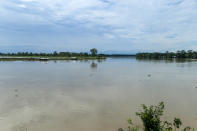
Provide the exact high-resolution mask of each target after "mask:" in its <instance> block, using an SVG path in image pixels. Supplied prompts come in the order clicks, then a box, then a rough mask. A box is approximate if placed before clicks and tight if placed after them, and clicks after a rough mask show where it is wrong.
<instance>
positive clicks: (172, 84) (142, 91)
mask: <svg viewBox="0 0 197 131" xmlns="http://www.w3.org/2000/svg"><path fill="white" fill-rule="evenodd" d="M196 87H197V61H194V60H191V61H165V60H159V61H149V60H136V59H135V58H108V59H107V60H105V61H49V62H38V61H37V62H36V61H34V62H33V61H32V62H31V61H7V62H6V61H4V62H3V61H2V62H0V130H1V131H117V129H118V128H119V127H126V126H127V122H126V120H127V119H128V118H130V117H131V118H132V119H133V121H134V122H135V124H137V125H141V122H140V120H139V119H138V118H137V117H136V116H135V112H136V111H138V110H139V109H141V107H140V105H141V104H147V105H150V104H157V103H159V102H160V101H164V102H165V107H166V109H165V113H164V114H165V115H164V117H163V119H166V120H169V121H172V120H173V118H174V117H179V118H181V119H182V121H183V123H184V124H185V125H189V126H191V127H195V128H196V129H197V103H196V102H197V88H196Z"/></svg>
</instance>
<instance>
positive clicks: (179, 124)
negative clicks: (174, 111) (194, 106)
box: [173, 117, 182, 128]
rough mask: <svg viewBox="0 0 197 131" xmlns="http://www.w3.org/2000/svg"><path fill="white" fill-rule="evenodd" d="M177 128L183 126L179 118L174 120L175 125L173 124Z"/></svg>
mask: <svg viewBox="0 0 197 131" xmlns="http://www.w3.org/2000/svg"><path fill="white" fill-rule="evenodd" d="M173 125H174V127H175V128H180V126H181V125H182V122H181V120H180V119H179V118H176V117H175V118H174V123H173Z"/></svg>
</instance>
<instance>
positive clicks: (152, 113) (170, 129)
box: [118, 102, 194, 131]
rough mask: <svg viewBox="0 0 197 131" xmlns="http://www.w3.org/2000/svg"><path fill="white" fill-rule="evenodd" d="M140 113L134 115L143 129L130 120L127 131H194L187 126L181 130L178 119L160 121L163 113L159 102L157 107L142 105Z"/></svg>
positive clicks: (161, 103)
mask: <svg viewBox="0 0 197 131" xmlns="http://www.w3.org/2000/svg"><path fill="white" fill-rule="evenodd" d="M142 109H143V110H142V111H140V112H137V113H136V115H137V116H139V117H140V119H141V120H142V122H143V128H142V129H140V128H139V127H137V126H135V125H134V124H133V122H132V120H131V119H129V120H128V124H129V126H128V128H127V131H140V130H144V131H176V130H181V131H191V130H192V131H194V129H192V128H191V127H189V126H187V127H185V128H183V129H180V128H181V125H182V121H181V120H180V119H179V118H176V117H175V118H174V121H173V123H170V122H168V121H161V120H160V117H161V116H162V115H163V112H164V102H160V103H159V105H157V106H153V105H151V106H150V107H147V106H146V105H144V104H143V105H142ZM118 131H126V130H124V129H123V128H119V129H118Z"/></svg>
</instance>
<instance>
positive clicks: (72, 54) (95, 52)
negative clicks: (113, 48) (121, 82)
mask: <svg viewBox="0 0 197 131" xmlns="http://www.w3.org/2000/svg"><path fill="white" fill-rule="evenodd" d="M0 56H30V57H36V56H42V57H92V56H94V57H103V56H104V55H102V54H98V50H97V49H96V48H92V49H90V53H88V52H80V53H78V52H57V51H54V52H53V53H32V52H17V53H0Z"/></svg>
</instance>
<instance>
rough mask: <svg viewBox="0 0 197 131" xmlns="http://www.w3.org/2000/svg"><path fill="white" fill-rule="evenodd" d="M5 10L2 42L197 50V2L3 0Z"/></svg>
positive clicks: (84, 47)
mask: <svg viewBox="0 0 197 131" xmlns="http://www.w3.org/2000/svg"><path fill="white" fill-rule="evenodd" d="M0 12H1V13H0V17H1V20H0V46H6V47H7V46H9V47H13V46H20V47H21V48H23V46H24V47H26V48H27V47H32V46H35V47H37V48H45V49H46V50H50V49H51V50H52V49H57V50H60V49H64V50H69V49H70V50H87V49H89V48H91V47H96V48H98V49H100V50H103V51H104V50H118V51H120V50H122V51H124V50H125V51H128V50H131V51H140V50H141V51H156V50H158V51H162V50H163V51H164V50H178V49H194V50H197V37H196V36H197V30H196V29H197V1H196V0H148V1H147V0H1V1H0ZM7 48H8V47H7ZM24 49H25V48H24Z"/></svg>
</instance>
